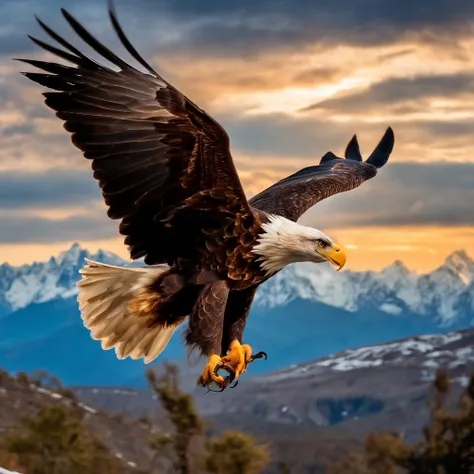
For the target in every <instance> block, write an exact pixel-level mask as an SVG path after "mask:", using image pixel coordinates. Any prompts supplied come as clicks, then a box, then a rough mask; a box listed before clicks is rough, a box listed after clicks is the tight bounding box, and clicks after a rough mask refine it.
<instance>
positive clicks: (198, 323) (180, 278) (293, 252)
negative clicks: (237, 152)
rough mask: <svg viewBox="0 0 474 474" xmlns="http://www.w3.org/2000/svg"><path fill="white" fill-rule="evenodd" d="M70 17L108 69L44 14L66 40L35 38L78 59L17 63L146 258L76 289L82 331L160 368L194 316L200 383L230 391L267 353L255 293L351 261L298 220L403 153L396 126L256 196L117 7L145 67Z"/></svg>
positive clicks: (87, 272) (94, 266)
mask: <svg viewBox="0 0 474 474" xmlns="http://www.w3.org/2000/svg"><path fill="white" fill-rule="evenodd" d="M62 14H63V15H64V18H65V19H66V21H67V22H68V23H69V25H70V26H71V27H72V29H73V30H74V31H75V33H76V34H77V35H78V36H79V37H80V38H81V39H82V40H83V41H84V42H85V43H86V44H87V45H88V46H90V47H91V48H92V49H93V50H95V52H96V53H98V54H99V55H100V56H101V57H102V58H103V59H104V60H106V61H108V62H109V63H110V64H111V66H107V65H105V64H103V63H101V62H97V61H96V60H93V59H91V58H89V57H88V56H86V55H85V54H84V53H82V52H81V50H80V49H78V48H76V47H75V46H73V45H72V44H71V43H69V42H68V41H66V40H65V39H64V38H62V37H61V36H60V35H59V34H57V33H56V32H55V31H53V30H52V29H51V28H50V27H48V26H47V25H45V24H44V23H43V22H42V21H41V20H39V19H38V22H39V24H40V26H41V27H42V29H43V30H44V31H45V32H46V33H47V35H49V37H50V38H51V39H52V40H54V42H55V43H56V44H55V45H53V44H50V43H46V42H43V41H41V40H39V39H36V38H33V37H30V38H31V40H32V41H33V42H34V43H36V45H38V46H40V47H41V48H43V49H44V50H46V51H47V52H49V53H52V54H53V55H56V56H58V57H59V58H61V59H63V60H66V61H67V62H68V63H70V65H63V64H58V63H55V62H49V61H41V60H32V59H20V60H21V61H24V62H26V63H28V64H29V65H31V66H34V67H36V68H38V69H39V70H40V72H35V73H33V72H24V73H23V74H24V75H25V76H26V77H28V78H29V79H31V80H32V81H34V82H37V83H39V84H41V85H42V86H45V87H47V88H49V89H52V91H50V92H45V93H44V96H45V98H46V99H45V103H46V105H47V106H49V107H50V108H51V109H53V110H54V111H55V112H56V116H57V117H58V118H59V119H61V120H62V121H63V122H64V128H65V129H66V130H67V131H68V132H70V133H71V134H72V135H71V139H72V142H73V144H74V145H75V146H76V147H77V148H79V149H80V150H81V151H82V153H83V155H84V157H85V158H87V159H88V160H90V161H91V165H92V169H93V175H94V178H95V179H96V180H98V183H99V186H100V189H101V190H102V194H103V197H104V200H105V203H106V205H107V206H108V211H107V214H108V216H109V217H110V218H111V219H118V220H120V225H119V231H120V234H122V235H124V236H125V244H126V245H127V246H128V250H129V252H130V257H131V259H139V258H144V262H145V264H146V265H147V266H145V267H134V266H130V267H115V266H110V265H105V264H102V263H98V262H93V261H87V262H86V265H85V266H84V268H83V269H82V270H81V275H82V279H81V280H80V281H79V282H78V287H79V296H78V301H79V303H80V310H81V316H82V319H83V322H84V325H85V326H86V327H87V328H88V329H89V330H90V332H91V336H92V338H94V339H96V340H100V341H101V343H102V347H103V349H111V348H114V349H115V352H116V354H117V357H118V358H119V359H123V358H126V357H131V358H132V359H140V358H143V359H144V362H145V363H149V362H151V361H153V360H154V359H155V358H156V357H158V355H159V354H160V353H161V352H162V351H163V350H164V349H165V347H166V345H167V344H168V342H169V340H170V338H171V337H172V335H173V333H174V332H175V330H176V329H177V328H178V327H179V326H180V325H181V324H182V323H183V322H184V321H185V320H186V319H188V328H187V330H186V332H185V343H186V345H188V346H190V347H191V348H194V347H197V348H198V349H199V350H200V352H201V354H202V355H204V356H207V357H208V358H209V360H208V362H207V364H206V365H205V367H204V371H203V373H202V375H201V376H200V378H199V380H198V382H199V383H200V384H202V385H203V386H208V387H209V386H210V385H212V384H213V383H214V384H217V385H218V386H219V387H220V388H221V389H224V388H225V387H227V386H228V385H229V383H230V382H231V381H237V379H238V377H239V375H241V374H242V373H244V372H245V370H246V369H247V366H248V364H249V363H250V362H252V361H253V360H255V359H256V358H259V357H262V356H266V354H265V353H263V352H260V353H257V354H253V351H252V349H251V347H250V346H249V345H247V344H244V343H243V333H244V328H245V325H246V320H247V316H248V314H249V310H250V307H251V305H252V301H253V299H254V296H255V291H256V289H257V287H258V286H259V285H260V284H261V283H262V282H264V281H266V280H267V279H269V278H270V277H271V276H272V275H275V274H276V273H277V272H278V271H280V270H281V269H282V268H284V267H285V266H286V265H288V264H291V263H294V262H304V261H309V262H315V263H319V262H330V263H331V264H333V265H334V266H335V267H336V268H337V269H340V268H342V267H343V266H344V263H345V261H346V256H345V254H344V252H343V250H342V249H341V248H340V247H339V246H338V245H336V243H334V242H333V240H332V239H331V238H330V237H329V236H327V235H325V234H324V233H323V232H321V231H320V230H317V229H314V228H310V227H305V226H302V225H300V224H298V223H297V220H298V218H299V217H300V216H301V215H302V214H303V213H304V212H305V211H307V210H308V209H309V208H310V207H312V206H313V205H315V204H316V203H318V202H319V201H321V200H323V199H325V198H328V197H329V196H332V195H334V194H337V193H341V192H344V191H349V190H351V189H354V188H356V187H358V186H359V185H361V184H362V183H363V182H364V181H366V180H368V179H371V178H373V177H374V176H375V175H376V172H377V169H378V168H381V167H382V166H383V165H385V163H386V162H387V160H388V158H389V156H390V154H391V152H392V149H393V145H394V135H393V132H392V129H391V128H388V129H387V131H386V132H385V135H384V136H383V138H382V140H381V141H380V143H379V144H378V145H377V147H376V148H375V150H374V151H373V153H372V154H371V155H370V156H369V158H368V159H367V160H366V161H365V162H364V161H363V160H362V157H361V153H360V151H359V145H358V142H357V137H356V136H354V137H353V138H352V140H351V141H350V142H349V144H348V146H347V149H346V152H345V159H343V158H339V157H337V156H336V155H334V154H333V153H330V152H329V153H327V154H326V155H324V156H323V158H322V159H321V161H320V163H319V165H317V166H310V167H308V168H304V169H302V170H300V171H298V172H296V173H294V174H292V175H291V176H288V177H287V178H284V179H282V180H281V181H278V182H277V183H275V184H273V185H272V186H270V187H269V188H268V189H266V190H264V191H263V192H261V193H260V194H258V195H256V196H255V197H253V198H252V199H250V200H248V199H247V198H246V196H245V193H244V190H243V188H242V185H241V182H240V179H239V176H238V174H237V171H236V169H235V167H234V163H233V161H232V156H231V152H230V144H229V137H228V135H227V133H226V131H225V130H224V129H223V128H222V126H221V125H219V123H217V122H216V121H215V120H214V119H213V118H211V117H210V116H209V115H208V114H207V113H206V112H205V111H204V110H202V109H201V108H200V107H199V106H198V105H196V104H195V103H194V102H192V101H191V100H190V99H188V98H187V97H186V96H185V95H183V94H182V93H181V92H180V91H179V90H177V89H176V88H175V87H173V86H172V85H171V84H170V83H169V82H167V81H166V80H165V79H164V78H163V77H161V76H160V75H159V74H158V73H157V72H156V71H155V70H154V69H153V68H152V67H151V66H150V65H149V64H148V63H147V62H146V61H145V60H144V59H143V58H142V57H141V56H140V55H139V53H138V52H137V50H136V49H135V48H134V46H133V45H132V44H131V42H130V41H129V39H128V38H127V37H126V36H125V33H124V31H123V29H122V27H121V26H120V24H119V22H118V20H117V16H116V14H115V12H114V9H113V7H110V8H109V17H110V21H111V23H112V26H113V28H114V30H115V32H116V34H117V35H118V38H119V39H120V41H121V43H122V45H123V46H124V47H125V49H126V50H127V51H128V53H129V54H130V55H131V56H132V57H133V58H134V59H135V60H136V61H137V62H138V63H139V64H140V65H141V66H142V67H143V68H144V69H145V70H146V72H142V71H140V70H138V69H137V68H135V67H132V66H131V65H130V64H128V63H127V62H126V61H124V60H123V59H121V58H120V57H119V56H117V55H116V54H115V53H113V52H112V51H111V50H110V49H108V48H107V47H106V46H105V45H103V44H102V43H101V42H99V41H98V40H97V39H96V38H94V37H93V36H92V35H91V34H90V33H89V32H88V31H87V30H86V29H85V28H84V27H83V26H82V25H81V24H80V23H79V22H78V21H77V20H76V19H75V18H74V17H73V16H72V15H71V14H69V13H68V12H67V11H65V10H62ZM222 370H223V371H222ZM226 371H227V374H228V375H226V376H225V377H224V375H223V374H225V372H226Z"/></svg>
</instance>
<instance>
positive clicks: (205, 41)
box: [0, 0, 474, 54]
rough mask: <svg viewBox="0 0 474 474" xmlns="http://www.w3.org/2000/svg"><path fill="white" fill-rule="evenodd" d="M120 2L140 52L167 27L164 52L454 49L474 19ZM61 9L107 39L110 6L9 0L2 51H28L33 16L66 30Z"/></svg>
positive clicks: (386, 0)
mask: <svg viewBox="0 0 474 474" xmlns="http://www.w3.org/2000/svg"><path fill="white" fill-rule="evenodd" d="M116 3H117V10H118V14H119V18H120V19H121V21H122V23H123V24H124V26H125V28H126V31H127V32H128V33H129V35H130V37H131V38H132V40H133V41H134V42H137V46H139V47H140V46H143V47H145V48H147V47H148V45H150V39H151V38H153V44H155V46H156V45H158V44H159V43H160V42H161V39H163V37H165V36H166V31H163V29H164V28H165V27H166V25H168V26H169V30H170V31H173V32H175V33H179V34H178V35H177V37H174V38H173V39H172V40H170V41H164V42H163V45H164V49H166V50H169V49H179V48H180V47H182V46H185V47H186V48H188V49H189V48H195V47H197V48H208V49H211V50H214V51H225V53H226V54H231V53H232V52H234V53H237V54H253V53H254V52H256V51H257V50H258V49H262V48H272V49H274V48H275V47H277V46H278V47H280V48H292V47H295V46H298V45H299V46H301V45H303V44H305V43H314V42H319V43H322V44H339V43H351V44H361V45H380V44H384V43H390V42H393V41H395V40H396V39H398V38H400V37H401V36H404V35H407V34H408V35H416V36H417V37H418V38H421V39H424V40H426V41H429V42H439V41H447V42H451V43H455V42H456V40H457V39H458V38H459V36H460V35H465V34H467V33H468V32H469V31H471V30H472V26H473V17H474V2H469V1H466V0H420V1H417V2H414V1H412V0H400V1H397V2H394V1H392V0H337V1H332V2H316V1H314V0H302V1H300V2H298V4H297V6H295V4H294V2H293V0H279V1H273V0H262V1H258V0H257V1H255V0H241V1H239V2H236V1H221V0H219V1H217V0H203V1H199V2H197V1H195V0H138V1H135V2H130V1H128V0H118V1H117V2H116ZM60 7H66V8H68V9H70V10H71V12H72V13H74V14H76V15H77V16H78V18H79V19H80V20H83V21H84V22H85V23H86V24H91V23H92V24H94V23H95V25H91V26H95V28H93V31H95V32H97V31H99V32H101V38H104V36H103V35H106V36H105V37H108V35H110V33H109V32H108V30H110V28H109V27H107V29H105V28H104V26H105V23H108V19H107V15H106V2H105V1H104V2H93V1H92V0H89V1H88V0H86V1H82V2H78V1H74V2H64V1H61V0H43V1H41V2H40V1H39V0H26V1H23V2H16V0H15V1H13V0H10V1H7V2H3V4H2V5H1V7H0V18H8V19H9V28H6V30H5V31H4V32H3V33H2V34H1V39H2V41H1V44H2V47H1V49H0V53H1V52H2V51H3V52H5V53H13V52H15V53H16V52H20V51H25V50H28V51H30V50H31V48H32V45H31V44H30V43H28V42H27V40H26V39H25V38H24V37H23V36H21V33H22V32H23V31H24V33H27V32H29V33H31V32H32V29H34V26H33V23H34V20H33V13H37V14H39V15H40V16H41V17H42V18H44V19H46V20H47V21H48V23H51V25H52V26H53V27H56V26H57V25H59V24H60V22H61V24H63V21H62V18H61V15H60V13H59V8H60ZM25 12H26V13H25ZM28 12H30V13H28ZM91 12H92V13H91ZM99 24H100V25H101V26H99ZM104 30H106V31H104ZM35 32H36V31H33V33H35Z"/></svg>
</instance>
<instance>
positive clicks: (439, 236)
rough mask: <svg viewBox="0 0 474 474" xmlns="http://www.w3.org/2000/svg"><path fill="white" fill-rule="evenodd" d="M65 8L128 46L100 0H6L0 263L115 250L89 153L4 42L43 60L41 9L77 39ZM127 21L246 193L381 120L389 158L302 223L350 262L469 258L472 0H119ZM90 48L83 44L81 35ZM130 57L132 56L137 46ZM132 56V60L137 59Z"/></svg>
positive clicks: (425, 267) (0, 92)
mask: <svg viewBox="0 0 474 474" xmlns="http://www.w3.org/2000/svg"><path fill="white" fill-rule="evenodd" d="M62 7H64V8H67V9H68V11H70V12H71V13H72V14H73V15H75V16H76V18H77V19H79V20H80V21H81V22H82V23H83V24H84V25H86V26H87V27H88V28H89V29H90V31H91V32H92V33H93V34H94V35H96V36H97V37H98V38H100V39H101V40H102V41H103V42H105V43H106V44H108V45H109V46H110V47H112V48H113V49H114V50H116V51H118V52H120V55H122V56H123V57H124V58H127V60H128V59H129V57H128V56H127V54H126V52H124V51H123V49H121V48H120V47H119V43H118V41H117V39H116V38H115V37H114V34H113V30H112V27H111V25H110V24H109V21H108V16H107V3H106V1H105V0H103V1H96V0H81V1H71V0H61V1H60V0H41V1H39V0H2V2H1V3H0V218H1V219H2V226H1V227H0V261H8V262H10V263H12V264H15V265H18V264H22V263H27V262H32V261H34V260H37V261H38V260H46V259H48V258H49V256H51V255H53V254H56V253H58V252H59V251H61V250H63V249H66V248H68V247H69V246H70V245H71V243H73V242H75V241H78V242H80V243H81V245H83V246H85V247H86V248H88V249H90V250H91V251H94V250H96V249H98V248H104V249H107V250H110V251H113V252H116V253H117V254H119V255H121V256H123V257H126V256H127V250H126V248H125V246H124V245H123V244H122V242H123V237H121V236H119V234H118V222H117V221H111V220H108V219H107V217H106V215H105V212H106V208H105V205H104V204H103V203H102V198H101V194H100V191H99V188H98V186H97V183H96V182H95V181H94V180H93V178H92V174H91V171H90V168H89V167H90V163H89V162H88V161H87V160H85V159H84V158H83V157H82V155H81V153H80V152H79V150H77V149H76V148H75V147H74V146H73V145H72V144H71V142H70V137H69V134H68V133H67V132H65V131H64V129H63V128H62V123H61V122H60V120H58V119H57V118H56V117H55V116H54V113H53V111H51V110H50V109H49V108H47V107H46V106H45V105H44V104H43V97H42V95H41V93H42V92H44V90H43V88H42V87H41V86H39V85H36V84H33V83H30V81H28V80H27V79H26V78H24V77H22V76H21V75H20V74H19V72H20V71H22V70H25V69H26V70H32V68H31V67H29V66H27V65H24V64H21V63H19V62H16V61H12V60H11V58H18V57H20V58H21V57H22V58H35V59H44V58H47V57H48V56H47V55H46V54H43V53H42V52H41V51H40V50H39V49H38V48H37V47H36V46H35V45H34V44H33V43H32V42H31V41H30V40H29V39H28V38H27V34H31V35H33V36H36V37H39V38H42V39H46V35H45V34H44V33H42V31H41V29H40V28H39V27H38V25H37V24H36V22H35V19H34V15H38V16H39V17H40V18H41V19H42V20H43V21H45V22H46V23H47V24H48V25H50V26H51V27H53V28H54V29H55V30H57V31H58V32H59V33H61V34H63V35H64V36H65V37H66V38H67V39H69V40H73V41H74V44H76V45H78V46H81V48H82V43H81V40H80V39H77V38H75V37H74V35H73V34H72V33H71V30H70V29H69V27H68V25H67V24H66V22H65V20H64V19H63V17H62V15H61V13H60V8H62ZM116 7H117V12H118V16H119V20H120V21H121V23H122V26H123V27H124V29H125V30H126V32H127V35H128V37H129V38H130V39H131V41H132V42H133V43H134V45H135V46H136V47H137V49H138V50H139V51H140V52H141V54H142V56H144V57H145V58H146V59H147V60H148V61H149V62H150V63H151V64H152V66H153V67H154V68H155V69H157V70H158V71H159V72H160V73H161V74H162V75H163V76H164V77H165V78H166V79H167V80H168V81H170V82H171V83H173V85H174V86H176V87H177V88H178V89H180V90H181V91H182V92H183V93H185V94H186V95H187V96H188V97H190V98H191V99H192V100H193V101H194V102H196V103H197V104H199V105H200V106H201V107H202V108H204V109H205V110H206V111H207V112H208V113H209V114H210V115H212V116H213V117H214V118H215V119H217V120H218V121H219V122H220V123H221V124H222V125H223V126H224V127H225V128H226V130H227V131H228V133H229V135H230V137H231V149H232V154H233V157H234V160H235V163H236V167H237V169H238V171H239V174H240V176H241V180H242V182H243V184H244V187H245V190H246V193H247V195H248V196H249V197H250V196H252V195H254V194H256V193H257V192H259V191H260V190H262V189H264V188H265V187H267V186H268V185H270V184H272V183H273V182H274V181H276V180H278V179H280V178H282V177H284V176H286V175H288V174H291V173H293V172H295V171H297V170H298V169H300V168H302V167H304V166H308V165H314V164H317V163H318V162H319V160H320V158H321V157H322V156H323V155H324V154H325V153H326V152H327V151H332V152H334V153H336V154H338V155H339V156H341V155H342V154H343V152H344V148H345V146H346V144H347V142H348V141H349V140H350V138H351V137H352V135H353V134H355V133H356V134H357V136H358V138H359V142H360V144H361V149H362V153H363V155H364V157H367V156H368V155H369V154H370V152H371V151H372V149H373V148H374V147H375V145H376V144H377V143H378V141H379V140H380V138H381V137H382V135H383V133H384V131H385V130H386V128H387V127H388V126H391V127H392V128H393V129H394V132H395V139H396V144H395V148H394V152H393V153H392V156H391V158H390V161H389V163H388V164H387V165H386V166H385V167H384V168H383V169H382V170H380V171H379V174H378V175H377V176H376V177H375V178H374V179H372V180H370V181H369V182H366V183H364V184H363V185H362V186H361V187H360V188H358V189H356V190H354V191H351V192H349V193H345V194H341V195H338V196H335V197H332V198H330V199H328V200H326V201H323V202H321V203H320V204H318V205H317V206H315V207H314V208H312V209H311V210H310V211H308V213H306V214H305V215H304V216H303V218H302V220H301V222H302V223H304V224H307V225H311V226H314V227H317V228H319V229H321V230H323V231H325V232H326V233H328V234H329V235H330V236H331V237H332V238H333V239H334V240H335V241H336V242H337V243H338V244H340V245H341V246H342V247H344V248H345V249H346V253H347V257H348V263H347V268H350V269H375V270H378V269H380V268H382V267H384V266H386V265H388V264H390V263H391V262H393V261H394V260H396V259H397V260H402V261H404V262H405V263H406V265H407V266H408V267H409V268H412V269H414V270H417V271H420V272H425V271H430V270H432V269H433V268H435V267H436V266H438V265H439V264H441V263H442V262H443V260H444V259H445V258H446V256H447V255H448V254H450V253H451V252H453V251H455V250H457V249H461V248H462V249H465V250H466V251H467V252H468V253H470V254H471V255H473V256H474V227H473V226H472V224H473V222H474V2H467V1H466V0H418V1H417V2H414V1H413V0H399V1H397V2H393V1H392V0H332V1H331V2H315V1H312V0H300V1H299V2H298V3H297V5H295V4H294V2H293V0H264V1H262V0H239V1H233V0H228V1H222V0H220V1H218V0H200V1H196V0H153V1H152V0H134V1H131V0H116ZM83 49H84V51H85V52H87V53H89V49H88V48H87V47H85V46H84V48H83ZM132 63H133V60H132ZM133 64H134V63H133Z"/></svg>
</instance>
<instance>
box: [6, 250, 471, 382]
mask: <svg viewBox="0 0 474 474" xmlns="http://www.w3.org/2000/svg"><path fill="white" fill-rule="evenodd" d="M86 257H87V258H91V259H93V260H98V261H101V262H104V263H109V264H115V265H124V264H130V263H129V262H125V261H124V260H122V259H121V258H119V257H118V256H116V255H114V254H112V253H109V252H105V251H102V250H100V251H98V252H97V253H95V254H90V253H89V252H88V251H87V250H85V249H83V248H81V247H80V246H79V245H78V244H74V245H72V247H71V248H70V249H69V250H67V251H65V252H62V253H61V254H60V255H58V256H57V257H51V258H50V259H49V260H48V261H47V262H38V263H33V264H31V265H23V266H21V267H13V266H11V265H9V264H7V263H5V264H3V265H0V334H2V336H3V337H2V338H1V339H0V366H3V367H5V368H6V369H8V370H11V371H17V370H24V371H32V370H36V369H46V370H49V371H51V372H53V373H54V374H55V375H57V376H59V377H60V378H61V379H62V380H63V381H64V383H66V384H82V385H85V384H89V385H129V386H142V385H143V384H144V377H143V373H144V369H145V367H144V365H143V363H142V362H140V361H132V360H129V359H127V360H125V361H117V359H116V358H115V355H114V353H113V352H111V351H107V352H106V351H102V350H101V347H100V344H98V343H97V342H96V341H93V340H91V339H90V337H89V334H88V332H87V330H86V329H85V328H84V327H83V326H82V321H81V319H80V316H79V312H78V307H77V302H76V294H77V289H76V286H75V284H76V281H77V280H78V278H79V274H78V271H79V269H80V268H81V267H82V266H83V264H84V258H86ZM473 307H474V261H473V260H472V259H471V258H470V257H469V256H468V255H466V253H465V252H463V251H458V252H455V253H453V254H452V255H450V256H449V257H448V258H447V259H446V261H445V262H444V264H443V265H442V266H440V267H439V268H438V269H436V270H435V271H433V272H431V273H428V274H425V275H419V274H416V273H414V272H411V271H410V270H408V269H407V268H406V267H405V266H404V265H403V264H402V263H401V262H395V263H394V264H393V265H391V266H389V267H387V268H385V269H384V270H382V271H381V272H374V271H365V272H353V271H345V272H338V273H336V272H334V270H333V269H332V268H330V267H329V265H325V264H319V265H315V264H296V265H292V266H289V267H287V268H286V269H284V270H283V271H282V272H280V273H279V274H277V275H276V276H274V277H273V278H272V279H270V280H269V281H268V282H267V283H265V284H264V285H262V287H261V288H260V289H259V291H258V292H257V298H256V301H255V304H254V306H253V308H252V314H251V316H250V318H249V322H248V325H247V330H246V341H247V342H249V343H250V344H252V345H253V346H255V350H265V351H266V352H268V353H269V360H268V361H267V362H263V361H258V362H255V363H254V364H253V366H252V367H251V368H250V370H249V372H251V373H254V374H258V373H265V372H268V371H270V370H276V369H281V368H284V367H287V366H288V365H290V364H295V363H301V362H305V361H307V360H311V359H314V358H317V357H323V356H327V355H328V354H332V353H334V352H337V351H341V350H344V349H349V348H354V347H360V346H366V345H370V344H378V343H384V342H387V341H390V340H393V339H397V338H403V337H408V336H412V335H418V334H425V333H433V334H435V333H440V332H443V331H446V330H448V329H449V330H455V329H463V328H467V327H469V326H471V323H472V317H473V314H474V311H473ZM296 316H297V317H296ZM164 356H165V357H166V358H172V359H175V360H180V361H183V363H184V360H185V353H184V351H183V348H182V343H181V340H180V337H179V335H176V336H175V337H174V338H173V339H172V341H171V343H170V345H169V346H168V348H167V350H166V352H165V354H164Z"/></svg>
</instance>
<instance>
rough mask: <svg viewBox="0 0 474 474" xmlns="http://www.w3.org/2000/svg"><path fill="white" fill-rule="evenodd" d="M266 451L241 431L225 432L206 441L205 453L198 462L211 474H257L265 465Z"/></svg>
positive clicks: (267, 457)
mask: <svg viewBox="0 0 474 474" xmlns="http://www.w3.org/2000/svg"><path fill="white" fill-rule="evenodd" d="M268 460H269V454H268V449H267V447H266V446H265V445H258V444H257V443H256V441H255V439H254V438H253V437H252V436H250V435H248V434H246V433H243V432H241V431H226V432H224V433H223V434H222V435H221V436H220V437H218V438H211V439H209V440H207V441H206V453H205V455H204V456H203V458H202V459H201V461H200V464H201V465H202V467H203V468H204V469H205V470H206V471H207V472H209V473H211V474H258V473H260V472H261V471H262V469H263V468H264V467H265V466H266V465H267V463H268Z"/></svg>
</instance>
